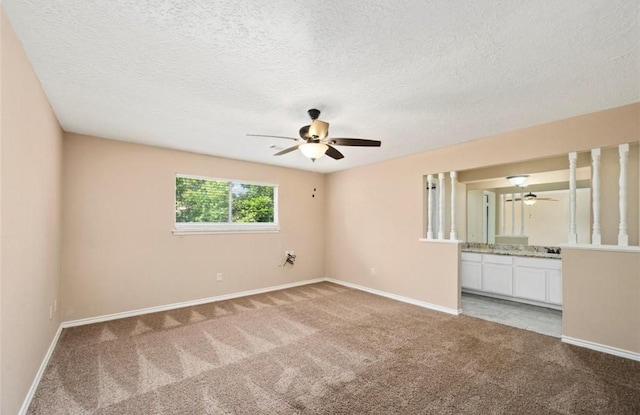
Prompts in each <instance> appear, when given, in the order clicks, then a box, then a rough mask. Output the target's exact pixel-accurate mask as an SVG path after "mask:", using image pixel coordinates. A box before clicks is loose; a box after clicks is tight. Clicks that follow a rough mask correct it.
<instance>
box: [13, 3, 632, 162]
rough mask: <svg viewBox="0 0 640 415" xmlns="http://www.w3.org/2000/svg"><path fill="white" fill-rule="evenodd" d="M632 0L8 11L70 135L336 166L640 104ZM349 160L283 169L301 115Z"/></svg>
mask: <svg viewBox="0 0 640 415" xmlns="http://www.w3.org/2000/svg"><path fill="white" fill-rule="evenodd" d="M639 4H640V1H638V0H626V1H625V0H562V1H558V0H536V1H531V0H527V1H518V0H508V1H502V0H483V1H467V2H459V1H450V0H440V1H425V0H416V1H406V0H405V1H399V0H386V1H383V0H378V1H367V2H360V1H352V2H348V1H338V0H326V1H300V0H271V1H238V0H221V1H210V0H182V1H180V0H173V1H167V0H164V1H162V0H109V1H102V0H39V1H35V0H4V1H3V7H4V9H5V12H6V14H7V15H8V17H9V19H10V21H11V22H12V24H13V26H14V29H15V31H16V32H17V34H18V37H19V38H20V39H21V41H22V43H23V45H24V48H25V50H26V52H27V55H28V56H29V58H30V60H31V62H32V64H33V67H34V69H35V71H36V74H37V75H38V77H39V79H40V81H41V83H42V86H43V88H44V90H45V92H46V94H47V96H48V98H49V100H50V102H51V105H52V107H53V109H54V111H55V113H56V115H57V117H58V119H59V120H60V123H61V124H62V127H63V128H64V129H65V130H66V131H72V132H78V133H86V134H93V135H96V136H101V137H107V138H113V139H118V140H124V141H132V142H138V143H144V144H152V145H157V146H162V147H169V148H175V149H181V150H187V151H193V152H199V153H205V154H212V155H218V156H224V157H230V158H235V159H243V160H250V161H257V162H263V163H270V164H277V165H280V166H287V167H293V168H299V169H306V170H314V171H318V172H330V171H336V170H342V169H346V168H350V167H355V166H359V165H364V164H368V163H372V162H376V161H380V160H385V159H389V158H394V157H399V156H404V155H408V154H412V153H416V152H420V151H425V150H430V149H433V148H437V147H442V146H446V145H450V144H454V143H458V142H462V141H467V140H473V139H476V138H480V137H484V136H487V135H492V134H497V133H501V132H506V131H511V130H514V129H519V128H523V127H528V126H532V125H536V124H541V123H546V122H550V121H555V120H558V119H563V118H567V117H571V116H576V115H581V114H586V113H590V112H594V111H598V110H602V109H607V108H612V107H616V106H620V105H625V104H629V103H632V102H636V101H640V29H639V23H638V21H639V17H638V16H639V14H638V10H639ZM312 107H316V108H319V109H321V110H322V111H323V113H322V116H321V117H320V118H321V119H323V120H325V121H328V122H330V123H331V127H330V136H333V137H363V138H373V139H379V140H382V147H381V148H355V147H340V150H341V151H343V153H344V154H345V156H346V157H345V159H343V160H338V161H336V160H333V159H330V158H328V157H323V158H322V159H320V160H318V161H316V162H315V163H311V161H310V160H308V159H306V158H304V156H303V155H302V154H300V153H299V152H293V153H289V154H287V155H284V156H280V157H274V156H273V155H272V154H273V153H274V152H275V151H277V150H273V149H272V148H270V146H277V147H280V148H285V147H288V146H289V145H290V144H291V143H292V142H290V141H287V140H281V139H268V138H259V137H247V136H245V134H246V133H254V134H273V135H286V136H293V137H296V136H297V131H298V129H299V128H300V127H301V126H303V125H305V124H308V121H309V120H308V118H307V115H306V110H307V109H309V108H312Z"/></svg>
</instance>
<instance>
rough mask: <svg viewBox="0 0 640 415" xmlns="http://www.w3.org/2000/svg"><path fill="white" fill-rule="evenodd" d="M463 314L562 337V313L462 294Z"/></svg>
mask: <svg viewBox="0 0 640 415" xmlns="http://www.w3.org/2000/svg"><path fill="white" fill-rule="evenodd" d="M462 314H465V315H468V316H471V317H477V318H481V319H484V320H489V321H495V322H496V323H500V324H504V325H507V326H512V327H518V328H521V329H525V330H530V331H535V332H536V333H540V334H546V335H547V336H553V337H561V336H562V311H559V310H552V309H550V308H544V307H537V306H534V305H529V304H523V303H517V302H514V301H506V300H500V299H497V298H491V297H485V296H481V295H474V294H467V293H462Z"/></svg>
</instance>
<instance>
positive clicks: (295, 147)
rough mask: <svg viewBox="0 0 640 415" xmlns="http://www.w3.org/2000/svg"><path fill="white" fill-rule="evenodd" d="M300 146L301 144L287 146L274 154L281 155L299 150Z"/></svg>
mask: <svg viewBox="0 0 640 415" xmlns="http://www.w3.org/2000/svg"><path fill="white" fill-rule="evenodd" d="M298 147H299V146H293V147H289V148H285V149H284V150H282V151H278V152H277V153H276V154H274V156H281V155H283V154H287V153H291V152H292V151H293V150H297V149H298Z"/></svg>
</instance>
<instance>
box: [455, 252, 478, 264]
mask: <svg viewBox="0 0 640 415" xmlns="http://www.w3.org/2000/svg"><path fill="white" fill-rule="evenodd" d="M460 258H461V259H462V260H463V261H471V262H481V261H482V254H477V253H475V252H463V253H462V255H461V256H460Z"/></svg>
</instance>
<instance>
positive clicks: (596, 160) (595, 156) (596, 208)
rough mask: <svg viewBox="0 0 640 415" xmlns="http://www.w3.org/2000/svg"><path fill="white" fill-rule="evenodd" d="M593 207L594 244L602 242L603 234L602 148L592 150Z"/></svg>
mask: <svg viewBox="0 0 640 415" xmlns="http://www.w3.org/2000/svg"><path fill="white" fill-rule="evenodd" d="M591 172H592V177H591V207H592V208H593V231H592V233H591V243H592V244H593V245H601V244H602V234H601V233H600V231H601V229H600V149H599V148H594V149H593V150H591Z"/></svg>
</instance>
